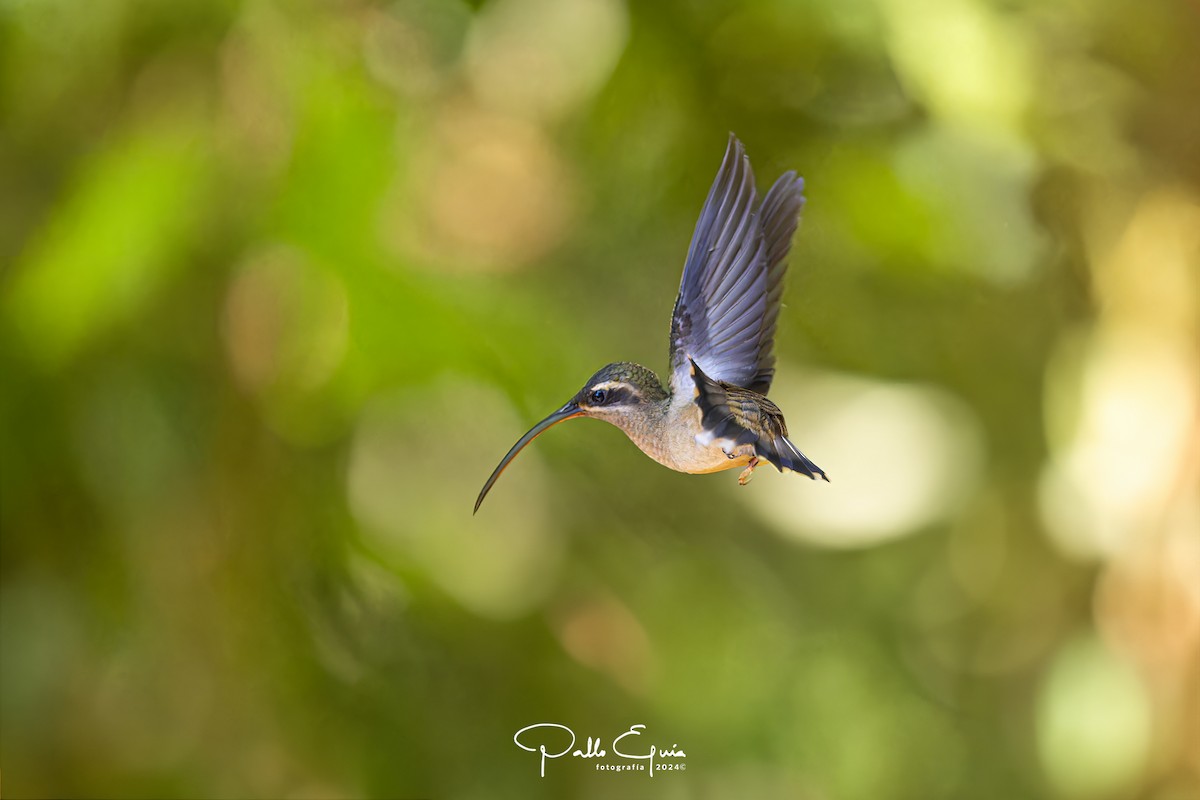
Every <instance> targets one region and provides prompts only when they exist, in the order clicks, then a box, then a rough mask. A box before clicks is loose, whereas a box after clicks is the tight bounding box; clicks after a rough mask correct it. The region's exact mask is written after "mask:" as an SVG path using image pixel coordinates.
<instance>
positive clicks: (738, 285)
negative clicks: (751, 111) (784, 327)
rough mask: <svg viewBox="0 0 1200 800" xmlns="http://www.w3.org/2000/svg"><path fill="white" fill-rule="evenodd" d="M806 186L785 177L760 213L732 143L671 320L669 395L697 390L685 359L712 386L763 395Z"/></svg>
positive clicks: (746, 164)
mask: <svg viewBox="0 0 1200 800" xmlns="http://www.w3.org/2000/svg"><path fill="white" fill-rule="evenodd" d="M803 192H804V179H803V178H799V177H797V176H796V173H794V172H788V173H785V174H784V175H783V176H781V177H780V178H779V180H777V181H776V182H775V185H774V186H772V187H771V190H770V191H769V192H768V193H767V196H766V198H765V199H764V200H763V203H762V206H761V208H758V209H756V207H755V190H754V173H753V172H752V171H751V169H750V160H749V159H748V158H747V157H746V151H745V149H744V148H743V147H742V143H741V142H739V141H738V140H737V138H736V137H734V136H732V135H731V136H730V137H729V146H728V147H727V148H726V150H725V160H724V161H723V162H722V163H721V169H720V170H719V171H718V172H717V177H716V180H714V181H713V185H712V188H711V189H710V190H709V192H708V199H707V200H705V202H704V208H703V209H702V210H701V211H700V219H699V221H698V222H697V223H696V231H695V233H694V234H693V235H692V244H691V247H690V248H689V249H688V255H687V261H686V262H685V263H684V267H683V280H682V282H681V284H680V287H679V297H678V299H676V301H675V313H674V314H673V316H672V318H671V389H672V391H673V392H676V393H678V392H681V391H682V392H688V393H689V394H690V392H691V390H692V379H691V376H690V373H689V369H688V366H689V365H688V359H689V358H691V359H694V360H695V361H696V363H698V364H699V365H700V366H701V368H702V369H703V370H704V371H705V372H706V373H707V374H708V375H710V376H712V377H713V378H714V379H715V380H718V381H722V382H724V383H729V384H733V385H735V386H742V387H745V388H748V389H752V390H754V391H756V392H758V393H760V394H766V392H767V390H768V389H770V387H771V379H772V378H773V377H774V375H775V355H774V338H775V323H776V320H777V319H778V317H779V306H780V301H781V299H782V297H783V276H784V273H785V272H786V271H787V254H788V250H789V249H790V247H791V242H792V235H793V234H794V233H795V232H796V225H797V224H798V222H799V216H800V210H801V208H802V207H803V205H804V194H803Z"/></svg>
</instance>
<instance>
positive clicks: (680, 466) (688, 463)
mask: <svg viewBox="0 0 1200 800" xmlns="http://www.w3.org/2000/svg"><path fill="white" fill-rule="evenodd" d="M670 417H671V420H670V422H669V423H668V424H666V425H664V426H663V427H662V430H661V432H660V433H659V435H658V436H654V437H648V438H646V439H645V440H643V441H638V440H637V439H635V438H634V437H633V436H630V437H629V438H630V439H631V440H632V441H633V443H634V444H636V445H637V446H638V447H639V448H641V450H642V452H643V453H645V454H646V455H648V456H650V457H651V458H653V459H654V460H655V461H657V462H658V463H660V464H662V465H663V466H664V467H669V468H671V469H673V470H675V471H677V472H687V473H691V474H693V475H703V474H706V473H709V472H720V471H722V470H726V469H733V468H735V467H745V466H746V465H747V464H748V463H750V459H751V457H752V456H753V455H754V448H753V447H751V446H750V445H742V446H740V447H739V448H738V449H737V450H736V451H735V455H734V457H733V458H730V457H729V456H728V455H726V454H725V451H724V450H723V449H722V448H721V443H720V442H717V441H713V442H710V443H706V444H701V442H702V441H703V440H704V437H700V440H697V437H698V436H700V434H701V433H702V431H701V429H700V409H699V408H697V407H696V406H695V404H692V403H688V404H687V406H685V407H684V408H679V409H672V412H671V414H670Z"/></svg>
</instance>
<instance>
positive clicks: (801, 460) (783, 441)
mask: <svg viewBox="0 0 1200 800" xmlns="http://www.w3.org/2000/svg"><path fill="white" fill-rule="evenodd" d="M764 444H766V443H765V442H763V441H762V440H759V442H757V443H756V445H755V448H754V449H755V451H756V452H757V453H758V455H759V457H760V458H765V459H767V460H768V461H770V462H771V463H772V464H774V465H775V468H776V469H777V470H779V471H780V472H782V471H783V470H785V469H790V470H791V471H792V472H799V473H800V474H801V475H807V476H808V477H810V478H812V479H813V480H814V481H815V480H816V479H817V476H818V475H819V476H820V477H821V479H822V480H824V481H825V482H826V483H828V482H829V477H828V476H827V475H826V474H825V470H823V469H821V468H820V467H818V466H817V465H816V464H814V463H813V462H812V460H811V459H809V457H808V456H806V455H804V453H801V452H800V448H799V447H796V445H794V444H792V442H791V440H790V439H788V438H787V437H786V436H776V437H775V439H774V441H772V442H771V444H770V447H764V446H763V445H764Z"/></svg>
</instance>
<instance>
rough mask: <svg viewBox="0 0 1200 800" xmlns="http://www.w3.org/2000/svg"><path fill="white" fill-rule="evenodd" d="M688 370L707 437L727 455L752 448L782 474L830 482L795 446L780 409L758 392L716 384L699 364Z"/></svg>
mask: <svg viewBox="0 0 1200 800" xmlns="http://www.w3.org/2000/svg"><path fill="white" fill-rule="evenodd" d="M688 367H689V370H688V373H689V378H690V380H692V382H693V386H694V389H693V392H694V395H695V398H696V405H697V406H699V407H700V426H701V428H702V429H703V431H704V435H705V436H707V437H709V438H710V440H712V441H716V442H718V443H720V444H721V445H722V448H723V449H726V452H731V451H734V450H736V449H737V448H738V447H739V446H745V445H750V446H752V447H753V448H754V454H755V455H756V456H758V457H759V458H763V459H766V460H767V461H769V462H771V464H772V465H773V466H774V467H775V469H777V470H779V471H780V472H784V471H785V470H790V471H791V472H798V473H800V474H801V475H807V476H808V477H810V478H812V479H813V480H816V479H817V476H820V477H821V479H822V480H825V481H828V480H829V478H828V477H826V475H825V471H824V470H823V469H821V468H820V467H818V466H817V465H816V464H814V463H813V462H812V461H811V460H810V459H809V457H808V456H806V455H804V453H802V452H800V448H798V447H796V445H794V444H792V440H791V439H789V438H788V432H787V424H786V423H785V422H784V421H783V412H782V411H780V410H779V407H778V406H776V405H775V404H774V403H772V402H771V401H770V400H768V399H767V398H766V397H764V396H763V395H761V394H758V393H757V392H752V391H750V390H748V389H742V388H740V387H737V386H730V385H729V384H726V383H719V382H717V381H714V380H713V379H712V378H710V377H709V376H707V375H705V374H704V371H703V370H702V369H701V368H700V367H699V366H697V364H696V362H695V361H689V362H688Z"/></svg>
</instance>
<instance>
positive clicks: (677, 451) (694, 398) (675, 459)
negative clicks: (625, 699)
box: [475, 134, 829, 511]
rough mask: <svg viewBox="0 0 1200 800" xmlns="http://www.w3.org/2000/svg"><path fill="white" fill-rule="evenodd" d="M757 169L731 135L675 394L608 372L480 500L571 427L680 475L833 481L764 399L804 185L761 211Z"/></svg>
mask: <svg viewBox="0 0 1200 800" xmlns="http://www.w3.org/2000/svg"><path fill="white" fill-rule="evenodd" d="M755 201H756V193H755V189H754V173H753V172H752V171H751V169H750V159H749V158H748V157H747V156H746V151H745V148H744V147H742V143H741V142H740V141H738V139H737V137H736V136H734V135H732V134H730V136H729V145H728V147H726V149H725V159H724V161H722V162H721V169H720V170H719V171H718V172H717V177H716V180H714V181H713V185H712V188H711V189H710V190H709V192H708V199H707V200H705V201H704V208H703V209H701V211H700V220H699V221H698V222H697V223H696V231H695V233H694V234H692V244H691V247H689V248H688V254H687V260H686V261H685V262H684V266H683V281H682V283H681V285H680V287H679V297H678V298H677V299H676V300H675V311H674V313H673V314H672V316H671V374H670V388H669V390H668V389H666V388H664V387H663V385H662V383H661V382H659V379H658V376H657V375H655V374H654V372H652V371H651V370H649V369H647V368H646V367H643V366H642V365H640V364H634V363H631V362H628V361H620V362H617V363H615V364H609V365H608V366H606V367H603V368H602V369H601V370H600V371H599V372H597V373H596V374H595V375H593V376H592V377H591V378H589V379H588V381H587V383H585V384H584V385H583V388H582V389H580V390H579V392H577V393H576V395H575V396H574V397H573V398H571V400H570V401H569V402H568V403H567V404H566V405H564V406H563V407H562V408H560V409H558V410H557V411H555V412H554V413H553V414H551V415H550V416H548V417H546V418H545V419H544V420H542V421H541V422H539V423H538V424H537V425H534V426H533V428H531V429H530V430H529V432H528V433H526V434H525V435H524V436H522V437H521V438H520V440H519V441H518V442H517V443H516V444H515V445H513V447H512V449H511V450H509V451H508V453H507V455H505V456H504V458H503V459H502V460H501V461H500V464H499V466H497V467H496V469H495V471H494V472H492V474H491V477H489V478H488V479H487V483H485V484H484V485H483V489H482V490H481V491H480V492H479V499H478V500H476V501H475V510H476V511H478V510H479V506H480V504H481V503H483V498H484V497H486V496H487V493H488V491H489V490H490V489H491V488H492V484H494V483H495V482H496V479H497V478H499V477H500V473H502V472H503V471H504V468H505V467H507V466H508V465H509V462H511V461H512V460H513V459H514V458H516V456H517V454H518V453H519V452H521V450H522V449H523V448H524V447H525V445H527V444H529V443H530V442H532V441H533V440H534V439H535V438H536V437H537V436H538V435H540V434H541V433H542V432H543V431H545V430H547V429H548V428H550V427H551V426H553V425H557V424H558V423H560V422H563V421H564V420H568V419H573V418H575V417H594V418H595V419H601V420H604V421H605V422H611V423H612V424H613V425H616V426H617V427H618V428H620V429H621V430H623V431H624V432H625V434H626V435H627V436H628V437H629V438H630V439H631V440H632V441H633V443H634V444H636V445H637V446H638V447H639V448H641V450H642V452H644V453H645V454H646V455H648V456H650V457H651V458H653V459H654V460H655V461H657V462H658V463H660V464H662V465H664V466H667V467H670V468H671V469H674V470H678V471H679V472H691V473H707V472H717V471H719V470H724V469H732V468H733V467H745V469H744V470H743V471H742V473H741V475H740V476H739V477H738V483H739V484H741V485H743V486H745V485H746V483H747V482H749V480H750V478H751V476H752V475H753V474H754V468H755V467H757V466H759V464H760V463H762V461H763V460H764V459H765V460H767V461H769V462H770V463H771V464H772V465H773V466H774V467H775V468H776V469H778V470H779V471H780V472H783V471H784V470H790V471H793V472H799V473H801V474H802V475H807V476H808V477H809V478H812V479H814V480H815V479H816V478H817V476H818V475H819V476H820V477H821V478H823V479H824V480H826V481H828V480H829V478H827V477H826V476H825V472H824V471H823V470H822V469H821V468H820V467H818V466H817V465H816V464H814V463H813V462H812V461H810V460H809V459H808V457H807V456H805V455H804V453H801V452H800V449H799V448H798V447H796V445H794V444H792V443H791V441H789V440H788V438H787V436H788V432H787V425H786V424H785V423H784V421H783V412H781V411H780V410H779V408H778V407H777V406H776V405H775V404H774V403H772V402H771V401H770V400H768V399H767V397H766V394H767V391H768V390H769V389H770V388H771V379H772V378H774V376H775V354H774V339H775V323H776V320H777V319H778V318H779V306H780V300H781V299H782V297H783V276H784V273H785V272H787V260H786V259H787V254H788V250H789V249H790V248H791V243H792V235H793V234H794V233H795V232H796V226H797V225H798V224H799V221H800V210H801V208H803V206H804V179H803V178H800V177H798V176H797V175H796V173H795V172H786V173H784V174H783V175H781V176H780V177H779V180H777V181H775V185H774V186H772V187H771V190H770V191H769V192H767V196H766V198H764V199H763V201H762V204H761V206H760V205H758V204H757V203H756V202H755Z"/></svg>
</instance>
